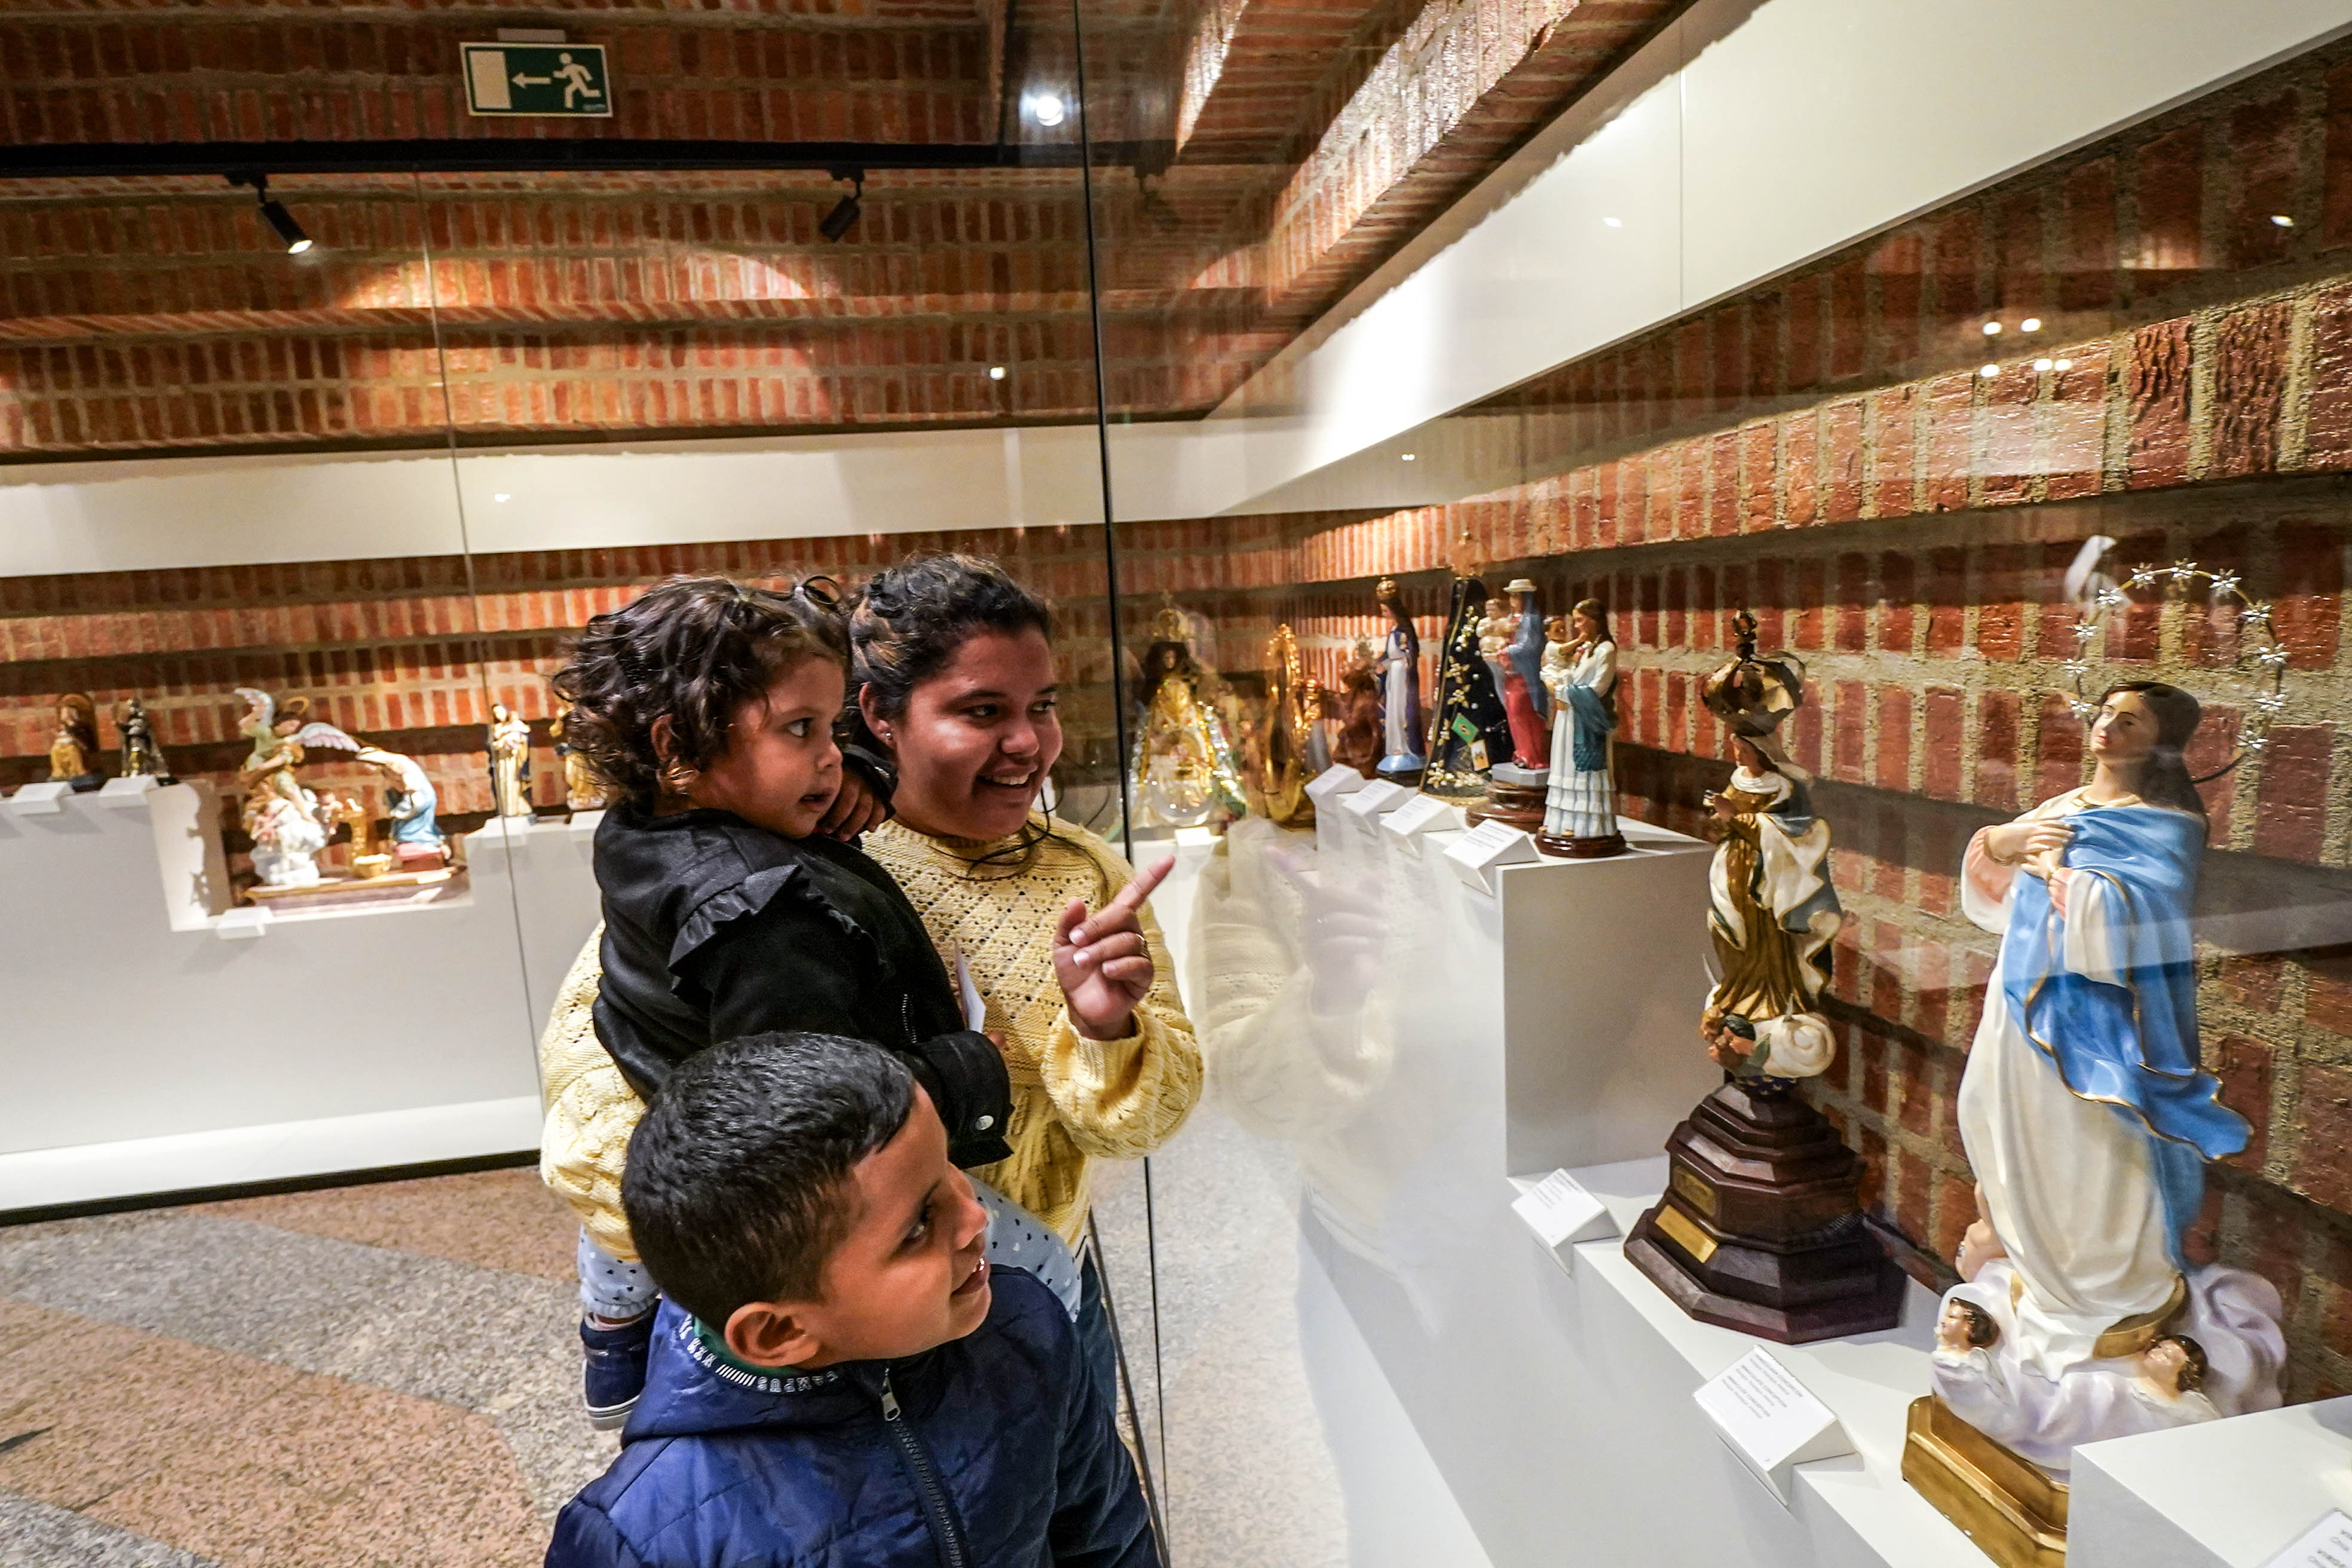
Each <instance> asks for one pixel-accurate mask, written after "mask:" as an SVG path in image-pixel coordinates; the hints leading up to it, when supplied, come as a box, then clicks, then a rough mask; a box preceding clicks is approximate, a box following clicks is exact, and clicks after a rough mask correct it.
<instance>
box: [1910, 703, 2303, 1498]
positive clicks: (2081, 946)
mask: <svg viewBox="0 0 2352 1568" xmlns="http://www.w3.org/2000/svg"><path fill="white" fill-rule="evenodd" d="M2198 717H2199V713H2198V706H2197V700H2196V699H2195V698H2193V697H2190V696H2189V694H2188V693H2187V692H2185V691H2182V690H2180V689H2178V688H2176V687H2171V686H2166V685H2161V684H2158V683H2156V682H2149V681H2136V682H2132V683H2130V684H2127V685H2123V686H2117V687H2116V688H2114V689H2111V690H2110V691H2108V692H2107V693H2106V695H2105V698H2104V699H2103V700H2102V701H2101V703H2100V707H2099V711H2098V716H2097V718H2096V720H2095V721H2094V723H2093V726H2092V730H2091V752H2092V755H2093V757H2094V758H2095V760H2096V762H2097V771H2096V773H2095V776H2094V778H2093V780H2092V782H2091V783H2090V784H2088V785H2086V786H2084V787H2083V788H2080V789H2074V790H2069V791H2067V792H2066V793H2064V794H2063V795H2056V796H2054V797H2053V798H2052V799H2049V800H2046V801H2043V802H2042V804H2041V805H2037V806H2035V807H2034V808H2033V809H2032V810H2031V811H2028V812H2026V813H2025V814H2024V815H2023V816H2020V817H2019V818H2018V819H2017V820H2016V821H2014V822H2011V823H2008V824H2005V825H2003V826H1999V827H1989V828H1986V829H1984V830H1983V831H1981V832H1979V834H1977V836H1976V837H1975V838H1974V839H1973V840H1971V841H1970V843H1969V848H1968V853H1967V858H1966V862H1965V866H1964V869H1963V892H1962V902H1963V908H1964V909H1965V910H1966V912H1967V914H1968V916H1969V919H1970V920H1971V921H1975V922H1976V923H1977V924H1978V925H1979V926H1982V927H1983V928H1985V929H1986V930H1988V931H1997V932H1999V933H2000V938H2001V942H2000V960H1999V962H1998V963H1996V964H1995V965H1994V968H1993V973H1992V978H1991V981H1990V985H1989V987H1988V989H1987V991H1986V994H1985V1008H1984V1020H1983V1023H1982V1024H1981V1025H1980V1026H1979V1028H1978V1030H1977V1035H1976V1041H1975V1044H1974V1045H1973V1047H1971V1049H1970V1051H1969V1060H1968V1068H1967V1070H1966V1072H1965V1073H1964V1075H1963V1076H1962V1078H1961V1079H1960V1093H1959V1121H1960V1134H1961V1138H1962V1140H1963V1142H1964V1143H1965V1144H1966V1147H1967V1151H1968V1156H1969V1165H1970V1166H1971V1168H1972V1169H1973V1170H1974V1172H1975V1173H1976V1178H1977V1183H1978V1205H1979V1213H1980V1215H1981V1218H1980V1219H1979V1223H1978V1224H1977V1225H1976V1226H1972V1227H1971V1228H1970V1230H1969V1234H1968V1237H1967V1239H1966V1241H1965V1242H1964V1243H1963V1245H1962V1247H1961V1250H1960V1256H1959V1258H1958V1263H1959V1271H1960V1274H1961V1276H1962V1278H1963V1279H1964V1280H1966V1281H1967V1283H1964V1284H1962V1285H1961V1286H1959V1287H1958V1288H1957V1289H1955V1290H1954V1292H1953V1295H1954V1296H1955V1297H1956V1298H1958V1299H1959V1300H1962V1301H1963V1302H1965V1303H1966V1304H1968V1305H1969V1306H1970V1307H1972V1308H1974V1309H1976V1310H1979V1311H1980V1312H1982V1313H1984V1314H1986V1315H1987V1316H1988V1317H1989V1318H1990V1321H1991V1324H1992V1328H1993V1331H1994V1338H1993V1340H1992V1342H1991V1344H1992V1353H1991V1357H1990V1363H1989V1364H1990V1376H1989V1377H1969V1376H1964V1375H1962V1369H1961V1368H1960V1366H1959V1364H1958V1362H1956V1361H1955V1362H1951V1363H1950V1364H1947V1361H1948V1358H1938V1361H1937V1391H1938V1393H1939V1394H1943V1395H1944V1397H1945V1399H1946V1401H1947V1403H1948V1405H1950V1406H1951V1408H1952V1409H1953V1410H1954V1411H1955V1412H1956V1413H1957V1414H1958V1415H1961V1416H1962V1417H1963V1418H1965V1419H1966V1420H1968V1421H1969V1423H1970V1424H1971V1425H1973V1426H1977V1427H1978V1428H1979V1430H1981V1431H1983V1432H1984V1433H1986V1435H1987V1436H1992V1437H1995V1438H1997V1439H1999V1440H2000V1441H2001V1442H2003V1443H2005V1444H2008V1445H2009V1446H2010V1447H2013V1448H2015V1449H2016V1450H2017V1451H2019V1452H2020V1453H2021V1454H2023V1455H2024V1456H2025V1457H2026V1458H2031V1459H2032V1460H2034V1461H2035V1462H2037V1463H2039V1464H2042V1465H2043V1466H2045V1467H2046V1468H2051V1469H2053V1470H2063V1469H2064V1468H2066V1467H2067V1464H2068V1460H2069V1457H2070V1455H2071V1452H2072V1450H2073V1447H2074V1445H2076V1444H2079V1443H2087V1442H2092V1441H2095V1440H2097V1439H2099V1438H2103V1437H2112V1436H2123V1435H2125V1434H2126V1433H2129V1432H2133V1431H2137V1430H2142V1429H2145V1428H2146V1427H2147V1426H2150V1425H2151V1424H2153V1425H2169V1424H2174V1423H2171V1422H2169V1421H2168V1420H2167V1419H2166V1418H2165V1416H2164V1407H2162V1406H2161V1405H2160V1402H2159V1403H2157V1404H2152V1403H2150V1402H2148V1401H2146V1400H2139V1399H2134V1398H2131V1397H2130V1396H2129V1387H2130V1385H2131V1384H2132V1382H2133V1380H2134V1379H2135V1378H2136V1377H2137V1374H2138V1372H2139V1361H2138V1358H2140V1357H2141V1356H2143V1354H2145V1353H2146V1352H2148V1351H2149V1350H2150V1348H2151V1346H2153V1345H2154V1344H2155V1343H2156V1342H2157V1341H2158V1340H2159V1339H2162V1338H2164V1337H2165V1336H2167V1335H2182V1334H2185V1335H2189V1336H2191V1337H2193V1340H2194V1342H2196V1343H2197V1344H2198V1345H2199V1346H2200V1350H2201V1352H2202V1353H2203V1354H2204V1356H2205V1358H2206V1360H2207V1363H2208V1365H2207V1367H2206V1369H2205V1371H2204V1374H2203V1375H2204V1384H2203V1392H2204V1393H2205V1394H2207V1395H2208V1396H2209V1397H2210V1400H2211V1402H2212V1404H2213V1405H2215V1406H2217V1407H2218V1408H2219V1409H2220V1410H2221V1413H2222V1414H2224V1415H2236V1414H2239V1413H2240V1412H2242V1411H2245V1410H2255V1409H2263V1408H2266V1407H2268V1406H2270V1405H2276V1404H2277V1403H2278V1399H2279V1393H2278V1383H2277V1373H2278V1368H2279V1364H2280V1363H2281V1362H2282V1360H2283V1359H2284V1342H2283V1341H2282V1339H2281V1336H2280V1333H2279V1329H2278V1315H2279V1300H2278V1294H2277V1292H2276V1291H2275V1290H2274V1289H2272V1288H2271V1287H2270V1286H2269V1285H2268V1284H2267V1283H2266V1282H2264V1281H2263V1280H2262V1279H2258V1278H2256V1277H2255V1276H2253V1275H2251V1274H2246V1273H2244V1272H2242V1271H2240V1270H2236V1269H2227V1268H2203V1269H2197V1268H2192V1267H2191V1265H2190V1263H2189V1258H2188V1257H2187V1254H2186V1253H2185V1251H2184V1249H2183V1245H2182V1244H2183V1239H2184V1237H2186V1236H2187V1234H2188V1232H2189V1226H2190V1225H2191V1224H2193V1223H2194V1222H2195V1220H2196V1218H2197V1214H2198V1209H2199V1206H2200V1204H2201V1202H2202V1200H2203V1197H2204V1192H2205V1166H2206V1163H2207V1162H2209V1161H2212V1160H2218V1159H2221V1158H2222V1157H2223V1156H2225V1155H2229V1154H2233V1153H2236V1152H2238V1151H2239V1150H2241V1149H2242V1148H2244V1147H2245V1145H2246V1139H2247V1131H2248V1130H2247V1126H2246V1123H2245V1121H2243V1120H2242V1119H2241V1118H2240V1117H2239V1116H2238V1115H2237V1113H2236V1112H2234V1111H2232V1110H2229V1109H2228V1108H2227V1107H2225V1106H2223V1105H2222V1104H2221V1101H2220V1099H2219V1093H2220V1089H2221V1085H2220V1083H2219V1082H2218V1081H2217V1080H2216V1079H2214V1078H2213V1077H2212V1075H2210V1073H2207V1072H2205V1071H2204V1070H2203V1069H2202V1068H2200V1065H2199V1057H2198V1039H2197V998H2196V990H2197V975H2196V965H2195V962H2194V954H2193V952H2192V950H2191V947H2190V940H2189V905H2190V900H2191V899H2192V898H2193V896H2194V894H2195V892H2196V887H2197V870H2198V863H2199V861H2200V859H2201V858H2203V855H2204V850H2205V837H2206V823H2205V812H2204V807H2203V805H2202V803H2201V802H2200V800H2199V799H2198V796H2197V792H2196V790H2195V788H2194V787H2193V785H2192V784H2191V783H2190V781H2189V773H2188V770H2187V768H2186V766H2185V765H2184V763H2183V762H2182V759H2181V749H2182V747H2183V746H2185V745H2186V744H2187V743H2188V742H2189V737H2190V736H2191V735H2192V734H2193V733H2194V732H2195V731H2196V729H2197V722H2198ZM1978 1359H1979V1360H1984V1359H1986V1358H1978Z"/></svg>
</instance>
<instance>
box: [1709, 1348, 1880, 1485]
mask: <svg viewBox="0 0 2352 1568" xmlns="http://www.w3.org/2000/svg"><path fill="white" fill-rule="evenodd" d="M1692 1397H1693V1398H1694V1399H1696V1400H1697V1401H1698V1407H1699V1408H1700V1409H1701V1410H1703V1411H1705V1412H1706V1418H1707V1419H1708V1420H1710V1421H1712V1422H1714V1423H1715V1429H1716V1432H1717V1436H1721V1437H1722V1439H1723V1441H1724V1444H1725V1446H1726V1447H1729V1448H1730V1450H1731V1451H1732V1452H1733V1453H1734V1454H1736V1455H1738V1458H1739V1461H1740V1463H1742V1464H1744V1465H1746V1466H1747V1467H1748V1468H1749V1469H1750V1470H1752V1471H1754V1472H1755V1474H1756V1479H1759V1480H1760V1481H1762V1482H1763V1483H1764V1484H1765V1485H1766V1486H1768V1487H1769V1488H1771V1489H1772V1495H1773V1496H1775V1497H1777V1498H1779V1499H1780V1501H1781V1502H1782V1503H1783V1504H1784V1505H1785V1504H1786V1503H1787V1502H1788V1500H1789V1479H1790V1471H1791V1470H1792V1469H1794V1468H1796V1467H1797V1466H1799V1465H1803V1464H1810V1463H1811V1462H1812V1461H1813V1460H1815V1459H1828V1458H1835V1457H1836V1456H1838V1455H1840V1454H1851V1453H1853V1443H1852V1442H1850V1441H1848V1440H1847V1437H1846V1435H1845V1428H1844V1427H1843V1426H1839V1425H1838V1418H1837V1413H1836V1412H1835V1411H1833V1410H1832V1409H1831V1408H1830V1407H1829V1406H1828V1405H1823V1404H1822V1402H1821V1401H1820V1400H1818V1399H1816V1398H1814V1397H1813V1393H1812V1390H1811V1389H1809V1388H1807V1387H1806V1386H1805V1385H1804V1384H1801V1383H1799V1382H1798V1381H1797V1380H1796V1378H1795V1377H1794V1376H1792V1375H1791V1374H1790V1371H1789V1369H1788V1368H1787V1367H1785V1366H1782V1365H1781V1364H1780V1361H1779V1359H1778V1358H1777V1357H1775V1356H1774V1355H1773V1354H1772V1352H1770V1351H1768V1350H1765V1349H1763V1348H1761V1347H1760V1346H1759V1348H1757V1349H1755V1350H1752V1351H1749V1352H1748V1353H1747V1354H1746V1355H1744V1356H1741V1357H1740V1358H1739V1359H1738V1361H1736V1362H1733V1363H1731V1364H1730V1365H1729V1366H1728V1367H1727V1368H1725V1369H1724V1371H1723V1372H1722V1373H1720V1374H1719V1375H1717V1376H1716V1377H1711V1378H1709V1379H1708V1380H1707V1381H1706V1382H1705V1383H1703V1384H1700V1385H1699V1388H1698V1392H1697V1393H1696V1394H1693V1395H1692Z"/></svg>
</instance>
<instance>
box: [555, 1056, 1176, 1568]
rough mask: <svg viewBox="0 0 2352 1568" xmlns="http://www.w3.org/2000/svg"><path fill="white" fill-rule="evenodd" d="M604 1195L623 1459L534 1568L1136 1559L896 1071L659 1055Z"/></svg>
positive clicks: (1080, 1363)
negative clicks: (625, 1279) (632, 1257)
mask: <svg viewBox="0 0 2352 1568" xmlns="http://www.w3.org/2000/svg"><path fill="white" fill-rule="evenodd" d="M621 1202H622V1206H623V1208H624V1210H625V1212H626V1213H627V1215H628V1220H629V1228H630V1231H631V1233H632V1235H633V1236H634V1237H635V1240H636V1244H637V1248H638V1252H639V1254H640V1256H641V1257H642V1258H643V1259H644V1262H645V1264H646V1268H647V1270H648V1272H650V1273H651V1274H652V1276H653V1278H654V1279H655V1280H656V1282H657V1283H658V1284H659V1285H660V1287H661V1292H662V1297H663V1301H662V1307H661V1316H660V1318H659V1319H658V1320H657V1321H656V1325H655V1329H654V1340H653V1350H652V1354H651V1359H650V1362H649V1364H648V1366H647V1368H646V1392H645V1395H644V1397H643V1398H642V1399H641V1400H640V1401H639V1402H638V1404H637V1406H636V1409H635V1413H634V1414H633V1415H631V1416H630V1418H629V1423H628V1426H627V1428H626V1429H625V1431H624V1432H623V1434H622V1444H623V1447H622V1450H621V1457H620V1458H618V1459H617V1460H615V1461H614V1465H613V1468H611V1469H610V1470H608V1471H606V1472H605V1473H604V1476H603V1477H602V1478H601V1479H598V1480H596V1481H594V1482H593V1483H592V1484H591V1485H589V1486H588V1487H587V1488H586V1489H583V1491H582V1492H581V1494H580V1495H579V1496H578V1497H577V1498H575V1499H573V1500H572V1502H571V1503H570V1504H569V1505H568V1506H567V1507H566V1508H565V1509H564V1510H563V1513H562V1517H561V1518H560V1519H558V1520H557V1521H556V1526H555V1540H554V1542H553V1544H552V1545H551V1546H550V1547H549V1548H548V1552H547V1562H548V1565H549V1568H640V1565H642V1568H673V1565H675V1568H751V1565H753V1564H759V1565H761V1568H913V1565H928V1564H930V1563H938V1564H940V1568H995V1565H998V1564H1013V1563H1019V1564H1022V1565H1024V1568H1027V1565H1030V1564H1047V1563H1051V1564H1056V1565H1061V1568H1159V1564H1160V1556H1159V1552H1158V1548H1157V1547H1156V1545H1155V1544H1154V1542H1153V1541H1152V1538H1151V1531H1150V1523H1149V1520H1148V1518H1147V1516H1146V1513H1145V1511H1144V1506H1143V1497H1142V1493H1141V1491H1140V1489H1139V1487H1138V1486H1137V1483H1136V1476H1135V1469H1134V1466H1133V1464H1132V1463H1131V1461H1130V1460H1129V1458H1128V1454H1127V1450H1126V1449H1125V1448H1124V1447H1121V1446H1120V1444H1119V1440H1118V1433H1117V1431H1116V1429H1115V1427H1114V1426H1113V1424H1112V1419H1111V1415H1110V1409H1111V1406H1110V1402H1109V1401H1108V1399H1105V1398H1102V1397H1100V1396H1099V1395H1098V1394H1097V1392H1096V1391H1095V1390H1094V1389H1093V1387H1092V1386H1091V1384H1090V1381H1089V1378H1088V1373H1087V1362H1086V1358H1085V1357H1084V1356H1083V1355H1082V1354H1081V1353H1080V1352H1079V1349H1078V1342H1077V1336H1076V1331H1074V1330H1073V1329H1072V1328H1071V1326H1070V1319H1069V1315H1068V1313H1067V1312H1066V1310H1064V1309H1063V1306H1062V1304H1061V1303H1060V1302H1059V1301H1058V1300H1055V1297H1054V1296H1053V1294H1052V1293H1051V1292H1050V1291H1048V1290H1047V1289H1045V1287H1043V1286H1041V1285H1039V1284H1038V1283H1037V1282H1036V1281H1035V1280H1034V1279H1031V1278H1030V1277H1029V1276H1028V1275H1027V1274H1026V1273H1024V1272H1022V1271H1020V1270H1017V1269H1003V1270H1000V1271H997V1272H996V1273H995V1274H994V1276H993V1278H992V1273H991V1270H990V1268H989V1266H988V1263H987V1261H986V1258H985V1257H984V1256H983V1254H984V1250H985V1243H986V1233H987V1218H986V1215H984V1214H983V1212H982V1208H981V1206H980V1205H979V1203H978V1202H977V1201H976V1200H975V1199H974V1198H973V1196H972V1189H971V1183H970V1182H968V1181H967V1180H965V1178H964V1176H963V1174H962V1173H961V1172H960V1171H958V1170H957V1169H956V1168H955V1166H954V1165H952V1164H950V1163H949V1160H948V1140H947V1132H946V1130H945V1129H944V1128H943V1127H942V1126H941V1124H940V1118H939V1116H938V1114H937V1113H936V1112H935V1111H934V1110H932V1109H931V1104H930V1100H929V1097H928V1096H927V1095H926V1094H925V1093H924V1092H923V1090H922V1089H920V1088H919V1087H918V1086H917V1085H916V1083H915V1081H914V1079H913V1078H912V1077H911V1076H910V1075H909V1073H908V1070H907V1068H905V1067H904V1066H903V1065H901V1064H900V1062H899V1061H898V1059H897V1058H894V1057H892V1056H891V1055H890V1054H889V1053H887V1052H886V1051H884V1050H882V1049H880V1048H879V1047H875V1046H870V1045H866V1044H863V1043H861V1042H858V1041H855V1040H846V1039H842V1038H840V1037H835V1036H831V1035H814V1034H804V1033H798V1032H794V1033H785V1034H768V1035H754V1036H751V1037H746V1038H743V1039H738V1040H730V1041H728V1042H726V1043H724V1044H721V1045H719V1046H715V1047H711V1048H710V1049H709V1050H707V1051H704V1052H701V1053H700V1054H698V1055H697V1056H694V1057H691V1058H688V1059H687V1060H686V1061H684V1062H682V1063H680V1064H679V1065H678V1067H677V1069H676V1070H675V1071H674V1072H673V1073H672V1074H671V1075H670V1078H669V1079H668V1081H667V1084H665V1085H664V1087H663V1089H662V1092H661V1094H660V1096H659V1097H658V1098H657V1099H656V1100H655V1102H654V1104H653V1107H652V1109H651V1110H648V1111H647V1112H646V1118H645V1120H644V1121H642V1122H640V1123H639V1124H638V1127H637V1130H636V1132H635V1136H634V1138H633V1139H632V1141H631V1142H630V1145H629V1158H628V1167H627V1173H626V1175H625V1177H624V1178H623V1182H622V1188H621Z"/></svg>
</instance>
